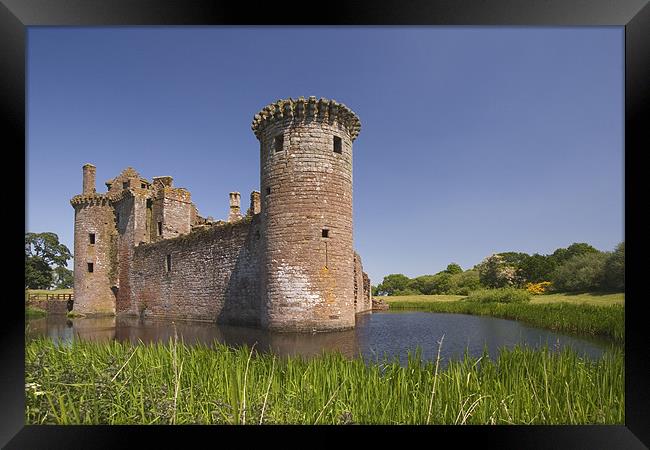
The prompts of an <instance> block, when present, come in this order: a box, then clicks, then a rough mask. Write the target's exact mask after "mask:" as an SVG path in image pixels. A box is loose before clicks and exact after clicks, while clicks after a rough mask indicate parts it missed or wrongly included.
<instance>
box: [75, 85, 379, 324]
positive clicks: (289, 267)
mask: <svg viewBox="0 0 650 450" xmlns="http://www.w3.org/2000/svg"><path fill="white" fill-rule="evenodd" d="M252 129H253V132H254V133H255V135H256V137H257V138H258V140H259V141H260V169H261V170H260V187H261V190H260V192H257V191H253V192H252V193H251V195H250V206H249V207H248V209H247V210H246V212H245V213H242V211H241V195H240V193H239V192H231V193H230V194H229V200H230V201H229V205H230V212H229V215H228V217H227V219H226V220H225V221H222V220H218V221H215V220H213V219H211V218H204V217H201V216H200V215H199V214H198V211H197V209H196V206H195V205H194V204H193V203H192V201H191V194H190V192H189V191H187V190H186V189H183V188H178V187H174V186H173V179H172V177H170V176H161V177H154V178H153V180H152V181H151V182H150V181H149V180H147V179H145V178H142V177H141V176H140V175H139V174H138V173H137V172H136V171H135V170H134V169H132V168H127V169H125V170H124V171H122V173H121V174H120V175H118V176H117V177H116V178H114V179H112V180H109V181H107V182H106V186H107V188H108V190H107V192H106V193H97V192H96V188H95V172H96V169H95V167H94V166H93V165H92V164H86V165H84V166H83V192H82V194H80V195H77V196H75V197H73V198H72V200H71V204H72V206H73V207H74V209H75V238H74V252H75V260H74V261H75V265H74V289H75V303H74V311H75V312H78V313H82V314H87V315H100V314H125V315H133V316H142V317H165V318H176V319H191V320H203V321H211V322H220V323H228V324H236V325H247V326H255V327H262V328H266V329H272V330H277V331H328V330H340V329H347V328H352V327H354V325H355V320H356V319H355V314H356V313H359V312H365V311H370V310H371V308H372V302H371V296H370V280H369V279H368V276H367V274H366V273H365V272H363V266H362V263H361V258H360V256H359V255H358V254H357V253H356V252H355V251H354V248H353V228H352V143H353V141H354V140H355V139H356V137H357V135H358V134H359V130H360V122H359V119H358V117H357V116H356V115H355V114H354V113H353V112H352V111H351V110H350V109H349V108H347V107H346V106H345V105H343V104H340V103H337V102H335V101H333V100H325V99H320V100H317V99H316V98H315V97H309V98H307V99H305V98H302V97H300V98H298V99H287V100H278V101H277V102H275V103H272V104H270V105H268V106H266V107H265V108H263V109H262V110H261V111H260V112H259V113H258V114H256V115H255V118H254V120H253V124H252Z"/></svg>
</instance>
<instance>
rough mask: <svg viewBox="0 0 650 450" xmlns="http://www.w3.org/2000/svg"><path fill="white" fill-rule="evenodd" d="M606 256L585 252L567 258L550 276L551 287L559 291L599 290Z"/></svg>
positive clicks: (601, 284)
mask: <svg viewBox="0 0 650 450" xmlns="http://www.w3.org/2000/svg"><path fill="white" fill-rule="evenodd" d="M608 257H609V255H608V254H607V253H602V252H596V253H593V252H587V253H583V254H578V255H575V256H573V257H571V258H569V259H567V260H566V261H565V262H564V263H563V264H561V265H560V266H558V267H557V268H556V269H555V271H554V272H553V275H552V276H551V281H552V282H553V288H554V289H555V290H556V291H560V292H562V291H566V292H588V291H597V290H601V289H602V287H603V281H604V280H603V275H604V269H605V263H606V261H607V259H608Z"/></svg>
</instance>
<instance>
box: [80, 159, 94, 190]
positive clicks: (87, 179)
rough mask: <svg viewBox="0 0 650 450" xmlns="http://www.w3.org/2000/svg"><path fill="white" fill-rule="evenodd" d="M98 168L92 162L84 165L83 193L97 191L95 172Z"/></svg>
mask: <svg viewBox="0 0 650 450" xmlns="http://www.w3.org/2000/svg"><path fill="white" fill-rule="evenodd" d="M96 171H97V169H96V168H95V166H93V165H92V164H90V163H87V164H84V165H83V193H84V194H94V193H95V192H97V189H96V188H95V173H96Z"/></svg>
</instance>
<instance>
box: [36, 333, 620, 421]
mask: <svg viewBox="0 0 650 450" xmlns="http://www.w3.org/2000/svg"><path fill="white" fill-rule="evenodd" d="M442 345H443V346H444V341H443V343H442ZM25 366H26V388H25V390H26V423H27V424H190V423H191V424H194V423H197V424H244V423H245V424H258V423H264V424H274V423H275V424H285V423H292V424H294V423H295V424H342V423H369V424H426V423H430V424H587V423H598V424H604V423H607V424H622V423H623V422H624V385H623V380H624V358H623V353H622V352H621V351H620V350H612V351H610V352H608V353H606V354H605V356H604V357H603V358H602V359H600V360H598V361H589V360H583V359H581V358H580V357H578V356H577V355H576V354H575V353H574V352H572V351H571V350H569V349H565V350H563V351H562V352H561V353H554V352H549V351H547V350H531V349H524V348H515V349H512V350H502V351H501V352H500V354H499V356H498V358H497V359H496V360H495V361H492V360H490V359H489V358H488V357H487V356H483V357H482V358H470V357H466V358H465V359H464V360H463V361H452V362H451V363H450V364H449V366H448V367H447V368H446V369H445V370H444V371H443V370H438V369H437V367H436V364H435V363H431V362H429V363H426V364H425V363H423V362H421V361H420V359H419V358H418V357H413V358H410V362H409V365H408V367H400V366H399V364H397V363H396V362H392V363H388V362H387V363H385V364H381V365H376V364H375V365H366V364H365V363H364V362H363V360H362V359H356V360H348V359H346V358H344V357H343V356H341V355H339V354H325V355H323V356H320V357H316V358H313V359H309V360H305V359H302V358H295V357H291V358H286V359H278V358H277V357H274V356H272V355H269V354H259V355H258V354H256V353H254V352H251V351H250V350H249V349H247V348H239V349H231V348H228V347H225V346H223V345H215V346H214V347H213V348H208V347H206V346H201V345H199V346H186V345H183V344H180V343H179V344H174V343H172V342H170V343H168V344H166V345H165V344H157V345H140V346H134V345H132V344H127V343H119V342H115V341H113V342H109V343H96V342H83V341H75V342H74V343H73V344H72V345H70V346H61V347H57V346H56V345H55V344H54V343H53V342H52V341H50V340H46V339H40V340H35V341H30V342H29V343H28V344H27V346H26V357H25Z"/></svg>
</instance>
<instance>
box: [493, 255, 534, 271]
mask: <svg viewBox="0 0 650 450" xmlns="http://www.w3.org/2000/svg"><path fill="white" fill-rule="evenodd" d="M497 255H499V256H500V257H502V258H503V262H504V263H505V264H506V265H508V266H512V267H514V268H515V269H517V270H519V269H520V268H521V266H522V265H523V264H524V263H525V262H526V260H527V259H528V258H530V255H528V253H520V252H503V253H497Z"/></svg>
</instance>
